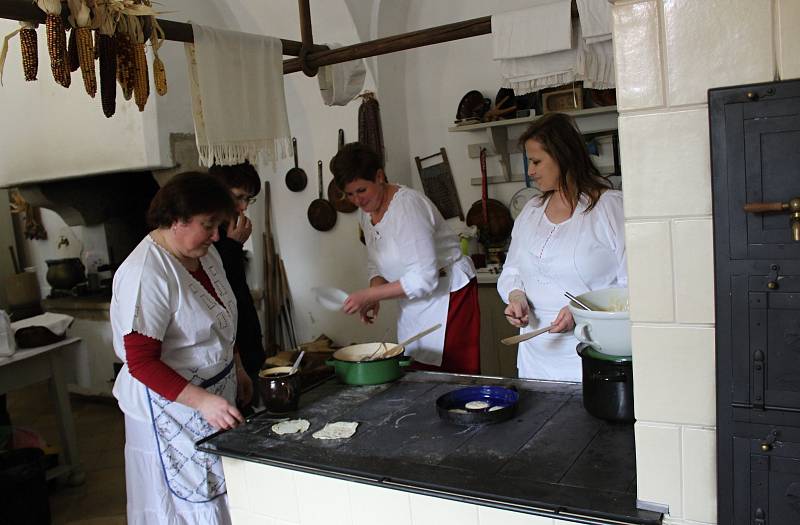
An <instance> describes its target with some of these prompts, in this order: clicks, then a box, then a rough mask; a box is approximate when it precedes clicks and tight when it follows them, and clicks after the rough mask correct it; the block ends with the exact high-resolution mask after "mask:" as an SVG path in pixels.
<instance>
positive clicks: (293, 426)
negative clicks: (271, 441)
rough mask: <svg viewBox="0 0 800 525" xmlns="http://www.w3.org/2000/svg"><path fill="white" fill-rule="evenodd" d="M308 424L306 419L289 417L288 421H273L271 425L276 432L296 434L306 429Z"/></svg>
mask: <svg viewBox="0 0 800 525" xmlns="http://www.w3.org/2000/svg"><path fill="white" fill-rule="evenodd" d="M308 426H309V423H308V420H307V419H290V420H289V421H281V422H280V423H275V424H274V425H272V431H273V432H275V433H276V434H297V433H298V432H305V431H306V430H308Z"/></svg>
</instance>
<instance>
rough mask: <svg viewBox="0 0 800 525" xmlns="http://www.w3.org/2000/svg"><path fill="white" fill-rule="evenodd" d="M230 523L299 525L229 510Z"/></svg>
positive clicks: (237, 524) (243, 511)
mask: <svg viewBox="0 0 800 525" xmlns="http://www.w3.org/2000/svg"><path fill="white" fill-rule="evenodd" d="M231 522H232V523H233V525H300V523H299V522H294V521H282V520H276V519H272V518H267V517H265V516H260V515H258V514H254V513H252V512H248V511H245V510H240V509H231Z"/></svg>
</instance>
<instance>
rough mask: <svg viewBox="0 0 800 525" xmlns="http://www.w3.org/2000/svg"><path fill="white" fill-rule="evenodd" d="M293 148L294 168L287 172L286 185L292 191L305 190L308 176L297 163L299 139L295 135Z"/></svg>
mask: <svg viewBox="0 0 800 525" xmlns="http://www.w3.org/2000/svg"><path fill="white" fill-rule="evenodd" d="M292 149H293V150H294V168H292V169H290V170H289V171H288V172H286V187H287V188H289V189H290V190H292V191H303V190H304V189H306V185H307V184H308V177H306V172H305V171H303V169H302V168H300V166H299V165H298V163H297V139H296V138H294V137H292Z"/></svg>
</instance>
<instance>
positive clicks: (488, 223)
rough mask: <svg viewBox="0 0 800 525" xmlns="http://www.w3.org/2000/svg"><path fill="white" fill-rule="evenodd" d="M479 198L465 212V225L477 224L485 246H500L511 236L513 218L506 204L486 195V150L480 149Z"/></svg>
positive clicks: (480, 237)
mask: <svg viewBox="0 0 800 525" xmlns="http://www.w3.org/2000/svg"><path fill="white" fill-rule="evenodd" d="M480 162H481V200H479V201H476V202H474V203H473V204H472V207H471V208H470V209H469V211H468V212H467V226H477V227H478V232H479V239H480V241H481V242H482V243H483V244H484V245H486V246H502V245H503V244H505V242H506V241H507V240H508V238H509V236H511V228H512V227H513V226H514V219H512V218H511V212H509V211H508V208H506V205H505V204H503V203H502V202H500V201H498V200H497V199H490V198H489V196H488V187H487V185H488V181H487V176H486V150H485V149H483V148H482V149H481V156H480Z"/></svg>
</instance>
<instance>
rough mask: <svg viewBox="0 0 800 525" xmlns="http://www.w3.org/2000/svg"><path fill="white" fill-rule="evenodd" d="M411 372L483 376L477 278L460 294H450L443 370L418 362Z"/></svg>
mask: <svg viewBox="0 0 800 525" xmlns="http://www.w3.org/2000/svg"><path fill="white" fill-rule="evenodd" d="M410 368H412V369H414V370H430V371H433V372H449V373H453V374H475V375H477V374H480V373H481V309H480V306H479V305H478V279H477V278H475V277H473V278H472V280H470V282H469V283H467V285H466V286H464V287H463V288H461V289H460V290H456V291H455V292H450V305H449V307H448V309H447V327H446V328H445V332H444V353H443V355H442V366H433V365H426V364H423V363H417V362H414V363H412V365H411V366H410Z"/></svg>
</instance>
